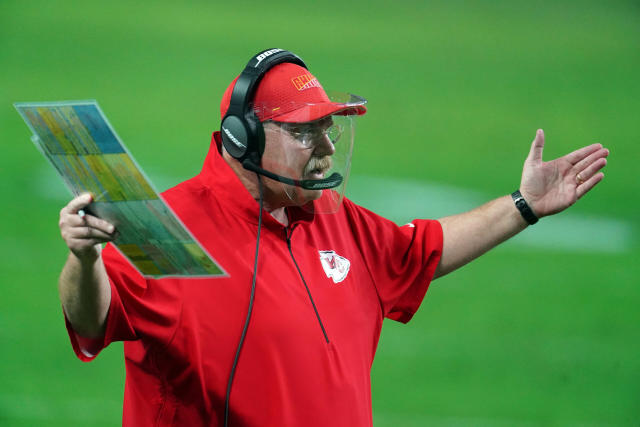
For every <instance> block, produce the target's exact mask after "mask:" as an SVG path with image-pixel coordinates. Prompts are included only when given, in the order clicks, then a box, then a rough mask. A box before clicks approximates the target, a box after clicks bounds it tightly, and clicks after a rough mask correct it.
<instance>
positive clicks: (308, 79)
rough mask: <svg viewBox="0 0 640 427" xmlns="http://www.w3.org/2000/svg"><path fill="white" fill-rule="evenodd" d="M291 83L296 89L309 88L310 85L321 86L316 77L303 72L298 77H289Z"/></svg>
mask: <svg viewBox="0 0 640 427" xmlns="http://www.w3.org/2000/svg"><path fill="white" fill-rule="evenodd" d="M291 83H293V86H295V88H296V89H298V90H305V89H311V88H312V87H322V86H320V82H319V81H318V79H316V78H315V77H313V76H312V75H311V74H303V75H301V76H298V77H294V78H292V79H291Z"/></svg>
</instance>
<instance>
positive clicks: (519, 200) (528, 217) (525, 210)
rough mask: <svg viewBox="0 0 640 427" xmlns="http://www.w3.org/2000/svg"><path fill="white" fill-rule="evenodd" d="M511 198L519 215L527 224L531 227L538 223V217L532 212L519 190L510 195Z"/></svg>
mask: <svg viewBox="0 0 640 427" xmlns="http://www.w3.org/2000/svg"><path fill="white" fill-rule="evenodd" d="M511 198H512V199H513V202H514V203H515V204H516V208H518V210H519V211H520V215H522V217H523V218H524V220H525V221H527V222H528V223H529V224H531V225H533V224H535V223H536V222H538V217H537V216H536V214H535V213H534V212H533V210H532V209H531V207H530V206H529V204H528V203H527V201H526V200H525V199H524V197H522V193H520V190H516V191H514V192H513V193H511Z"/></svg>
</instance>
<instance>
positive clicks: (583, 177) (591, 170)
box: [576, 159, 607, 184]
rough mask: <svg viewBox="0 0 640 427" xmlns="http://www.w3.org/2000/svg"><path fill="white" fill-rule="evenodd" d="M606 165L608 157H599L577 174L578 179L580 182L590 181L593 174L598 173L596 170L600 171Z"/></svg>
mask: <svg viewBox="0 0 640 427" xmlns="http://www.w3.org/2000/svg"><path fill="white" fill-rule="evenodd" d="M606 165H607V159H597V160H596V161H595V162H593V163H591V164H590V165H589V166H587V167H586V168H584V169H583V170H581V171H580V172H579V173H578V174H576V181H577V182H578V184H580V183H581V182H584V181H588V180H589V179H590V178H591V177H592V176H593V175H595V174H596V172H598V171H599V170H600V169H602V168H603V167H605V166H606Z"/></svg>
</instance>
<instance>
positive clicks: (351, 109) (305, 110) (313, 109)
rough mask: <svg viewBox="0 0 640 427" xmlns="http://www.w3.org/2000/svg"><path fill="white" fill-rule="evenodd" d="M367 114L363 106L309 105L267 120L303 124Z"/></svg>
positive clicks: (328, 103)
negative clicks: (324, 118)
mask: <svg viewBox="0 0 640 427" xmlns="http://www.w3.org/2000/svg"><path fill="white" fill-rule="evenodd" d="M366 112H367V107H365V106H364V105H349V104H344V103H337V102H327V103H322V104H310V105H305V106H303V107H300V108H297V109H295V110H293V111H288V112H286V113H284V114H280V115H274V116H272V117H269V120H274V121H276V122H282V123H305V122H313V121H316V120H320V119H322V118H323V117H327V116H332V115H334V114H338V115H341V116H353V115H357V116H361V115H363V114H364V113H366Z"/></svg>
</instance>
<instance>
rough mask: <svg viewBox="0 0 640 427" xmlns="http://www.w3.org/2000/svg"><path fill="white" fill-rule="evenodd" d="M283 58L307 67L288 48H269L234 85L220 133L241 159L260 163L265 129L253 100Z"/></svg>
mask: <svg viewBox="0 0 640 427" xmlns="http://www.w3.org/2000/svg"><path fill="white" fill-rule="evenodd" d="M283 62H290V63H293V64H298V65H300V66H302V67H304V68H307V66H306V65H305V63H304V62H303V61H302V59H300V57H298V56H297V55H295V54H293V53H291V52H289V51H286V50H283V49H267V50H264V51H262V52H260V53H258V54H256V55H255V56H254V57H253V58H251V60H250V61H249V62H248V63H247V65H246V67H245V68H244V70H243V71H242V73H241V74H240V76H239V77H238V80H237V81H236V84H235V85H234V87H233V91H232V92H231V100H230V102H229V108H228V110H227V113H226V114H225V116H224V118H223V119H222V123H221V125H220V134H221V136H222V143H223V144H224V148H225V149H226V150H227V152H229V154H231V156H232V157H234V158H235V159H238V160H239V161H240V162H242V161H244V160H245V159H247V158H250V159H251V160H252V161H254V162H256V163H258V164H259V161H260V157H261V156H262V153H263V151H264V129H263V127H262V123H260V120H259V119H258V117H257V116H256V114H255V112H254V111H253V108H252V107H251V100H252V99H253V96H254V94H255V90H256V88H257V87H258V83H260V80H261V79H262V77H264V75H265V73H266V72H267V71H269V70H270V69H271V68H273V67H275V66H276V65H278V64H282V63H283Z"/></svg>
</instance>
